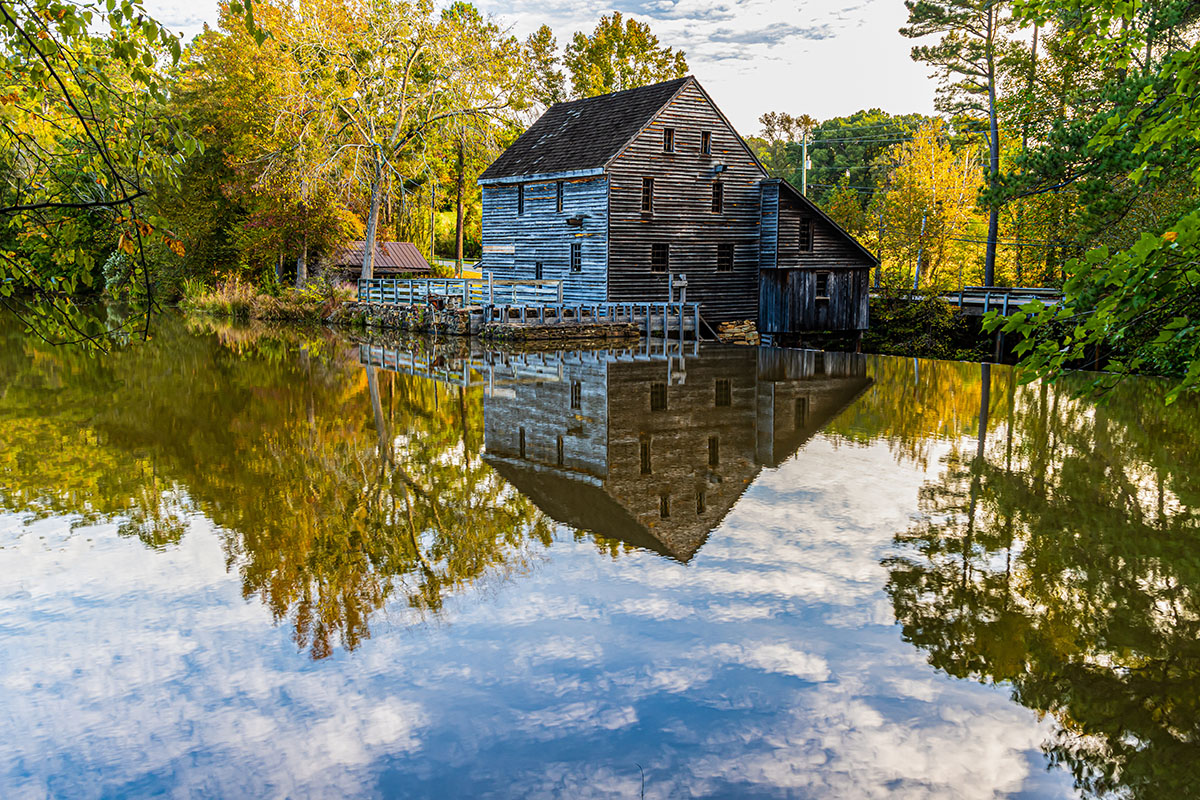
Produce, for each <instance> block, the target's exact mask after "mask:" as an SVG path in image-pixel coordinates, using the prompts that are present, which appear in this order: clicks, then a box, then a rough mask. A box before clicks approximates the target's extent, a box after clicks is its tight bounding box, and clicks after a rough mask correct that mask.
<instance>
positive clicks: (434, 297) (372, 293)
mask: <svg viewBox="0 0 1200 800" xmlns="http://www.w3.org/2000/svg"><path fill="white" fill-rule="evenodd" d="M562 291H563V290H562V281H497V280H492V277H491V275H490V274H489V275H488V276H487V277H486V278H363V279H360V280H359V281H358V300H359V302H360V303H395V304H397V305H416V304H418V303H430V302H436V301H442V302H444V301H447V300H457V301H461V303H462V305H463V306H485V305H489V306H491V305H501V304H503V305H533V306H536V305H546V304H561V303H562V298H563V294H562Z"/></svg>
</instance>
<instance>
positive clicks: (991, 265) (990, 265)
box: [983, 71, 1000, 286]
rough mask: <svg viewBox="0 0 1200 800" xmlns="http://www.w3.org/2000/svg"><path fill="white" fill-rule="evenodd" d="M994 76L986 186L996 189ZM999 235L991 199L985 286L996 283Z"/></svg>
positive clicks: (997, 148)
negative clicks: (997, 241)
mask: <svg viewBox="0 0 1200 800" xmlns="http://www.w3.org/2000/svg"><path fill="white" fill-rule="evenodd" d="M996 116H997V115H996V76H995V71H993V72H992V75H991V76H990V77H989V78H988V138H989V140H990V141H989V143H988V144H989V148H988V149H989V151H990V152H989V162H990V163H989V164H988V188H989V189H991V190H992V191H995V190H996V186H997V185H998V184H999V182H1000V123H999V121H998V120H997V119H996ZM999 235H1000V206H998V205H997V204H996V201H995V199H993V200H992V203H991V208H990V209H989V210H988V235H987V255H986V256H985V258H984V262H983V283H984V285H985V286H995V285H996V240H997V239H998V238H999Z"/></svg>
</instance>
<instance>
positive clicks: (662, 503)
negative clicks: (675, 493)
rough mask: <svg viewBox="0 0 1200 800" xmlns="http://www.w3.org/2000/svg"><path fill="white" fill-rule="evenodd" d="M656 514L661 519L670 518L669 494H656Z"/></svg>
mask: <svg viewBox="0 0 1200 800" xmlns="http://www.w3.org/2000/svg"><path fill="white" fill-rule="evenodd" d="M658 515H659V516H660V517H662V518H663V519H670V518H671V495H669V494H660V495H659V496H658Z"/></svg>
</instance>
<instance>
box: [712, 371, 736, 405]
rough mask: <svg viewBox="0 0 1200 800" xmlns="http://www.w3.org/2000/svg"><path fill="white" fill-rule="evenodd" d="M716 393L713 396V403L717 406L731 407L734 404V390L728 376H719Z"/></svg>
mask: <svg viewBox="0 0 1200 800" xmlns="http://www.w3.org/2000/svg"><path fill="white" fill-rule="evenodd" d="M714 394H715V395H716V396H715V397H714V398H713V404H714V405H716V407H717V408H729V407H730V406H731V405H733V390H732V389H731V388H730V385H729V379H728V378H717V385H716V391H715V392H714Z"/></svg>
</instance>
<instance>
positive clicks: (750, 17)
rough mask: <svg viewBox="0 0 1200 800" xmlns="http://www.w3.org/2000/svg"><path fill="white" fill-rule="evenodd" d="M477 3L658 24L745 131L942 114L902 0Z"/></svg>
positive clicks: (182, 7)
mask: <svg viewBox="0 0 1200 800" xmlns="http://www.w3.org/2000/svg"><path fill="white" fill-rule="evenodd" d="M476 5H477V6H478V7H479V8H480V9H482V10H483V11H484V12H485V13H488V14H491V15H493V16H494V17H495V18H496V19H497V21H499V22H500V24H501V25H503V26H505V27H507V28H509V29H510V30H511V31H512V33H514V34H516V35H518V36H521V37H522V38H524V36H526V35H527V34H529V33H530V32H531V31H532V30H533V29H535V28H537V27H538V26H539V25H541V24H542V23H543V22H544V23H547V24H549V25H550V27H551V28H553V29H554V33H555V35H556V36H557V38H558V42H559V44H560V46H561V45H564V44H565V43H566V42H567V41H569V39H570V37H571V35H572V34H573V33H574V32H575V31H580V30H582V31H589V32H590V31H591V30H592V28H593V27H594V26H595V24H596V20H597V19H599V17H600V16H601V15H603V14H607V13H610V12H612V11H620V12H621V13H622V14H625V15H626V16H632V17H635V18H636V19H638V20H640V21H642V22H646V23H649V25H650V28H651V30H652V31H653V32H654V33H655V34H656V35H657V36H658V38H659V41H660V42H662V43H663V44H665V45H668V46H671V47H677V48H682V49H683V50H684V52H685V53H686V54H687V59H688V64H689V66H690V67H691V70H692V74H694V75H695V76H696V77H697V78H698V79H699V80H700V82H701V83H702V84H703V85H704V87H705V89H707V90H708V93H709V94H710V95H711V96H712V98H713V100H714V101H715V102H716V104H717V105H718V106H719V107H720V108H721V109H722V110H723V111H724V112H725V114H726V115H727V116H728V117H729V118H730V120H731V121H732V122H733V124H734V126H735V127H736V128H737V129H738V131H739V132H740V133H741V134H743V135H747V136H748V135H752V134H756V133H758V132H759V129H760V126H759V124H758V117H759V116H760V115H761V114H763V113H765V112H767V111H785V112H788V113H790V114H811V115H812V116H814V117H816V118H817V119H828V118H830V117H836V116H841V115H845V114H850V113H853V112H855V111H858V110H860V109H864V108H881V109H883V110H884V111H888V112H891V113H896V114H905V113H913V112H919V113H932V111H933V95H934V91H935V89H936V86H937V84H936V81H935V80H934V79H932V78H930V77H929V73H930V70H929V68H928V67H927V66H925V65H923V64H918V63H916V62H914V61H913V60H912V59H911V58H910V57H909V50H910V49H911V48H912V44H913V42H912V41H910V40H908V39H905V38H904V37H903V36H901V35H900V34H899V32H898V29H899V28H900V26H901V25H903V24H904V21H905V17H906V11H905V8H904V4H903V2H901V0H812V1H811V2H803V3H802V2H778V1H777V0H632V2H616V3H596V2H588V0H582V1H581V0H537V2H527V1H526V0H477V2H476ZM146 8H147V10H148V11H150V12H151V13H152V14H154V15H155V16H156V17H157V18H158V19H159V21H160V22H162V23H164V24H166V25H167V26H168V27H170V28H171V29H172V30H175V31H178V32H180V33H182V34H184V38H185V40H187V39H190V38H191V37H192V36H194V35H195V34H196V33H198V32H199V31H200V30H201V28H202V26H203V24H204V23H205V22H208V23H210V24H213V23H215V21H216V17H217V2H216V0H146Z"/></svg>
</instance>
